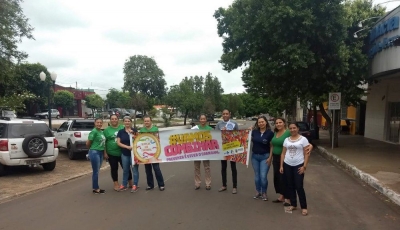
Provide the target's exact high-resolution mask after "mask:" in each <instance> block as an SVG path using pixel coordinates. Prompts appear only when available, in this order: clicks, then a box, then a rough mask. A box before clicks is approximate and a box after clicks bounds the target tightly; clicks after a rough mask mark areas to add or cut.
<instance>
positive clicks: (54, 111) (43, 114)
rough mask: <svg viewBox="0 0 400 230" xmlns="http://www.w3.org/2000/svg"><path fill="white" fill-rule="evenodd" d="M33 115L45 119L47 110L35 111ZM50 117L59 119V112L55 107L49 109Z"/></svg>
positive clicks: (47, 113) (47, 116)
mask: <svg viewBox="0 0 400 230" xmlns="http://www.w3.org/2000/svg"><path fill="white" fill-rule="evenodd" d="M34 116H35V117H37V118H44V119H47V118H49V110H43V111H42V112H40V113H35V115H34ZM51 117H52V118H53V117H54V118H57V119H59V118H60V112H59V111H58V110H57V109H51Z"/></svg>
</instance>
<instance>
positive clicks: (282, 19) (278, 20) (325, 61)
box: [214, 0, 381, 146]
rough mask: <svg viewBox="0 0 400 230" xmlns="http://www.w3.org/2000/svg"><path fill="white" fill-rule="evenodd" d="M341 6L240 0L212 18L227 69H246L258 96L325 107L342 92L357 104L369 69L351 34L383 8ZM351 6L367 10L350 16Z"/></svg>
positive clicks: (359, 0)
mask: <svg viewBox="0 0 400 230" xmlns="http://www.w3.org/2000/svg"><path fill="white" fill-rule="evenodd" d="M342 3H343V2H342V1H341V0H332V1H316V0H301V1H279V2H277V1H274V0H237V1H235V2H234V3H233V4H232V5H231V6H230V7H228V8H227V9H224V8H219V9H218V10H217V11H216V12H215V14H214V17H215V18H216V19H217V21H218V34H219V36H220V37H222V38H223V44H222V46H223V54H222V56H221V60H220V61H221V63H222V65H223V68H224V69H225V70H227V71H231V70H234V69H236V68H238V67H241V66H245V69H244V71H243V73H242V79H243V81H244V83H245V87H246V89H247V90H248V92H251V93H252V94H254V95H259V96H264V97H266V98H276V99H279V98H280V99H284V98H291V99H292V100H297V98H300V99H301V100H302V101H311V102H313V104H322V102H324V101H327V98H328V93H329V92H334V91H339V89H340V91H342V94H343V97H344V99H345V102H346V103H357V101H358V100H359V99H360V96H361V93H363V92H362V90H359V86H360V85H362V84H363V83H364V81H365V75H366V74H367V71H366V70H367V65H366V64H365V62H363V61H362V59H363V58H365V56H364V57H362V56H363V55H360V53H362V52H363V50H362V48H361V47H363V44H364V41H363V40H362V39H361V40H360V39H355V38H354V37H353V34H354V32H355V31H356V30H357V29H358V28H356V26H357V23H358V21H360V20H362V19H364V18H365V16H366V15H369V16H378V15H381V9H380V8H378V9H377V10H373V9H372V1H370V0H356V1H346V2H345V4H342ZM347 4H350V5H353V4H355V5H358V4H361V5H366V6H369V8H368V7H366V8H363V9H364V11H363V10H362V9H361V7H359V6H357V7H356V8H357V9H358V10H360V11H358V12H354V13H353V14H352V15H354V16H355V17H350V16H351V15H350V14H348V13H347V12H346V10H345V9H346V5H347ZM367 9H368V10H367ZM365 10H367V11H368V13H366V12H365ZM351 11H352V10H351ZM360 12H364V13H362V14H360ZM361 15H362V16H361ZM350 25H351V26H350ZM277 28H279V29H277ZM266 38H267V39H266ZM356 44H358V45H359V46H357V45H356ZM359 61H361V63H360V62H359ZM356 62H357V63H356ZM353 67H355V69H357V70H360V71H358V72H354V71H353V70H352V69H353ZM280 101H282V102H284V103H285V104H286V100H280ZM289 102H290V100H289ZM289 104H290V103H289ZM328 118H329V117H328ZM336 140H337V138H336ZM337 145H338V143H336V146H337Z"/></svg>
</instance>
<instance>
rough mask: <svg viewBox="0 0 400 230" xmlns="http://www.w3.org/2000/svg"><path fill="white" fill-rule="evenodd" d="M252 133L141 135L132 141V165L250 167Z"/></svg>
mask: <svg viewBox="0 0 400 230" xmlns="http://www.w3.org/2000/svg"><path fill="white" fill-rule="evenodd" d="M250 138H251V135H250V131H249V130H235V131H230V130H224V131H218V130H194V129H181V130H169V131H163V132H156V133H138V134H137V135H135V136H133V140H132V146H133V148H132V156H133V157H132V159H133V164H149V163H165V162H180V161H198V160H229V161H235V162H239V163H242V164H245V165H248V161H249V159H248V158H249V154H247V153H248V149H249V148H250V141H251V140H250Z"/></svg>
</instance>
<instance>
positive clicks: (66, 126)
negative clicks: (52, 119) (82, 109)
mask: <svg viewBox="0 0 400 230" xmlns="http://www.w3.org/2000/svg"><path fill="white" fill-rule="evenodd" d="M67 130H68V122H64V123H62V125H61V126H60V128H58V132H65V131H67Z"/></svg>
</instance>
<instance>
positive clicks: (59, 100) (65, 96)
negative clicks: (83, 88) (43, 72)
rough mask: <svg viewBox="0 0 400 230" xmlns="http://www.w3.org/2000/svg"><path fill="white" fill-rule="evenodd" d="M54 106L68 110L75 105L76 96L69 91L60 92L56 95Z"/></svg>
mask: <svg viewBox="0 0 400 230" xmlns="http://www.w3.org/2000/svg"><path fill="white" fill-rule="evenodd" d="M54 104H55V105H56V106H60V107H62V108H65V109H68V108H71V107H72V106H73V105H74V94H73V93H71V92H69V91H67V90H60V91H57V92H56V93H55V94H54Z"/></svg>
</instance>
